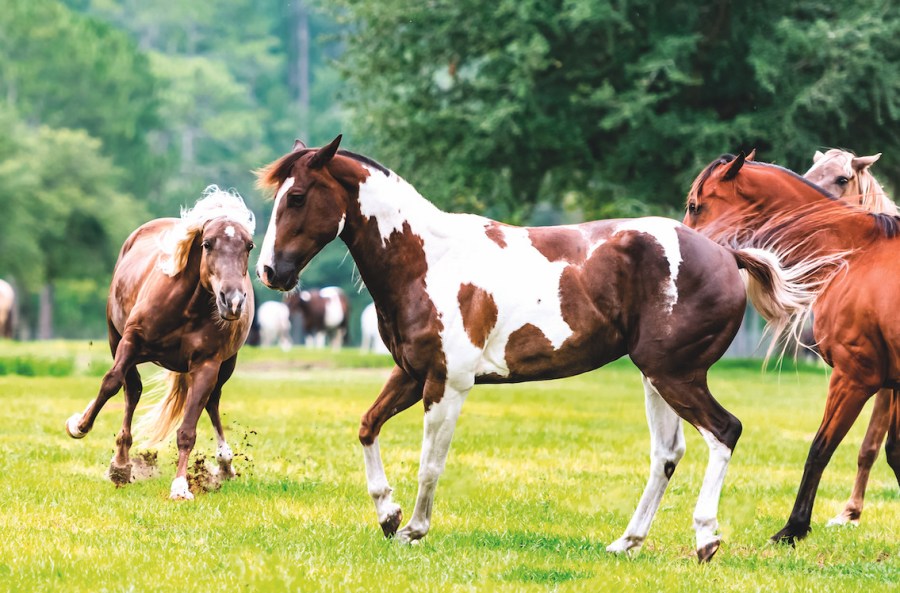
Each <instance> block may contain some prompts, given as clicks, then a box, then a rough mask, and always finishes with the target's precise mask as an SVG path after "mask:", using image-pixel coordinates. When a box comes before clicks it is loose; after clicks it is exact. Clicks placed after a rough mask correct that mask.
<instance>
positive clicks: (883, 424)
mask: <svg viewBox="0 0 900 593" xmlns="http://www.w3.org/2000/svg"><path fill="white" fill-rule="evenodd" d="M893 393H894V392H893V391H892V390H890V389H881V390H879V391H878V393H877V394H876V395H875V406H874V407H873V408H872V419H871V420H869V428H867V429H866V436H865V438H864V439H863V442H862V445H861V446H860V448H859V456H858V457H857V471H856V481H855V482H854V483H853V491H852V492H851V493H850V500H848V501H847V504H846V505H845V506H844V510H843V511H841V512H840V513H839V514H838V515H837V516H835V517H834V518H833V519H831V520H830V521H829V522H828V525H846V524H848V523H849V524H851V525H859V517H860V515H862V510H863V499H864V498H865V496H866V484H868V482H869V472H870V471H871V470H872V465H873V464H874V463H875V459H877V458H878V451H880V450H881V443H883V442H884V435H885V434H887V431H888V424H889V422H890V413H891V395H892V394H893Z"/></svg>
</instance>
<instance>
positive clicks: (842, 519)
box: [827, 513, 859, 527]
mask: <svg viewBox="0 0 900 593" xmlns="http://www.w3.org/2000/svg"><path fill="white" fill-rule="evenodd" d="M842 525H850V526H852V527H856V526H857V525H859V519H851V518H850V517H848V516H847V515H845V514H843V513H841V514H840V515H837V516H836V517H832V518H831V519H829V520H828V523H827V526H828V527H840V526H842Z"/></svg>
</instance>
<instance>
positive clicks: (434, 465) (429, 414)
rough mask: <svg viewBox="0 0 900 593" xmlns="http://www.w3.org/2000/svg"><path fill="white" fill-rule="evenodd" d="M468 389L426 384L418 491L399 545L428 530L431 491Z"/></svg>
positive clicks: (435, 482)
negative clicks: (414, 505)
mask: <svg viewBox="0 0 900 593" xmlns="http://www.w3.org/2000/svg"><path fill="white" fill-rule="evenodd" d="M470 388H471V387H469V388H466V389H457V388H454V387H452V386H450V385H442V384H439V383H437V382H434V381H430V380H429V381H426V383H425V389H424V393H423V399H424V400H425V422H424V424H425V430H424V435H423V438H422V458H421V460H420V461H419V492H418V494H417V495H416V507H415V508H414V509H413V513H412V517H410V519H409V523H407V524H406V525H405V526H404V527H403V528H402V529H401V530H400V531H398V532H397V538H398V539H399V540H400V541H402V542H415V541H417V540H420V539H422V538H423V537H425V535H426V534H427V533H428V529H429V528H430V527H431V511H432V508H433V506H434V492H435V489H436V488H437V482H438V478H440V477H441V474H442V473H444V465H445V464H446V462H447V454H448V453H449V452H450V441H451V440H452V439H453V430H454V429H455V428H456V421H457V420H458V419H459V413H460V410H462V405H463V402H464V401H465V399H466V395H468V393H469V389H470Z"/></svg>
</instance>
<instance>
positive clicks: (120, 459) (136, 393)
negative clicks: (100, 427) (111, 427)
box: [109, 367, 144, 486]
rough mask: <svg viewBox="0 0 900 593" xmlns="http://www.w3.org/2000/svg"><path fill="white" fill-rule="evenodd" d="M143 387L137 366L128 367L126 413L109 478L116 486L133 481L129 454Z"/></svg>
mask: <svg viewBox="0 0 900 593" xmlns="http://www.w3.org/2000/svg"><path fill="white" fill-rule="evenodd" d="M143 388H144V386H143V383H141V375H140V373H138V370H137V367H131V368H130V369H128V372H127V373H125V414H124V415H123V417H122V429H121V430H120V431H119V434H118V435H117V436H116V452H115V453H114V454H113V458H112V461H110V463H109V479H110V480H112V483H113V484H115V485H116V486H125V485H126V484H130V483H131V460H130V459H129V456H128V452H129V450H130V449H131V444H132V438H131V422H132V420H133V419H134V409H135V408H136V407H137V405H138V402H139V401H141V392H142V391H143Z"/></svg>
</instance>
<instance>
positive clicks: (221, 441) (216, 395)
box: [206, 354, 237, 479]
mask: <svg viewBox="0 0 900 593" xmlns="http://www.w3.org/2000/svg"><path fill="white" fill-rule="evenodd" d="M236 363H237V355H236V354H235V355H234V356H232V357H231V358H229V359H228V360H226V361H225V362H223V363H222V366H221V367H220V368H219V378H218V380H217V381H216V386H215V388H214V389H213V392H212V394H210V396H209V401H208V402H207V403H206V413H207V414H208V415H209V420H210V422H212V425H213V428H214V429H215V431H216V440H217V446H216V461H217V462H218V464H219V475H220V476H221V477H223V478H226V479H230V478H233V477H234V476H235V475H236V474H235V471H234V468H233V467H232V465H231V462H232V460H233V459H234V454H233V453H232V452H231V447H229V446H228V442H227V441H226V440H225V430H224V429H223V428H222V419H221V418H220V417H219V400H220V399H221V398H222V386H223V385H225V382H226V381H228V379H230V378H231V374H232V373H233V372H234V366H235V364H236Z"/></svg>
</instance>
